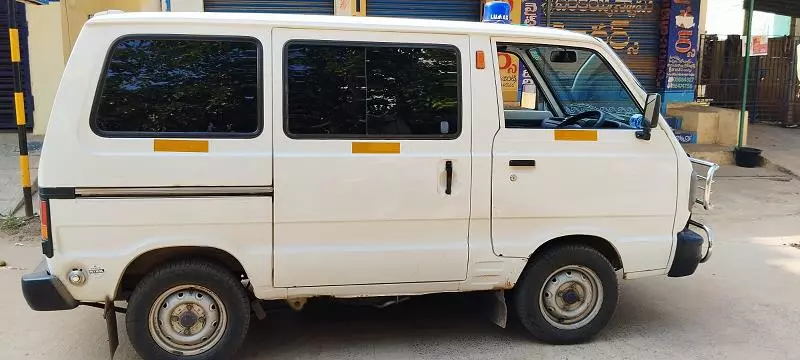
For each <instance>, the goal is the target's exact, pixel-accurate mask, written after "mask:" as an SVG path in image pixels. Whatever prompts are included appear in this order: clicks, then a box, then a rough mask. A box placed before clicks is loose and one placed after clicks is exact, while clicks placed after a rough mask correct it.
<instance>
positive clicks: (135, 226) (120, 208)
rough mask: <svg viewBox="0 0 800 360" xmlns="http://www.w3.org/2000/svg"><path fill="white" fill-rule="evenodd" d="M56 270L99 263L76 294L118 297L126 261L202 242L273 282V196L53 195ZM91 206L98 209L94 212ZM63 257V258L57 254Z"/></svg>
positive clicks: (263, 281)
mask: <svg viewBox="0 0 800 360" xmlns="http://www.w3.org/2000/svg"><path fill="white" fill-rule="evenodd" d="M50 207H51V213H53V214H58V216H53V223H52V226H53V228H54V229H55V231H54V233H53V237H54V239H59V240H57V241H55V243H54V248H55V249H57V250H56V251H57V253H56V255H55V256H54V257H53V259H51V261H50V266H51V267H50V269H51V270H52V271H53V272H54V273H55V274H66V273H68V272H69V271H70V270H72V269H75V268H78V269H89V268H96V269H98V270H101V271H102V272H101V273H95V274H92V273H89V275H88V276H89V278H88V279H87V281H86V285H85V286H73V285H69V289H70V292H72V294H73V296H74V297H75V298H76V299H81V300H84V301H103V300H104V299H105V298H106V297H109V298H113V297H114V294H115V292H116V290H117V284H118V283H119V280H120V278H121V277H122V274H123V273H124V271H125V269H126V268H127V267H128V265H130V263H131V262H133V260H134V259H136V258H138V257H139V256H141V255H142V254H145V253H147V252H148V251H152V250H158V249H163V248H170V247H183V246H198V247H208V248H214V249H219V250H222V251H225V252H227V253H229V254H231V255H233V257H234V258H236V260H238V261H239V262H240V263H241V264H242V266H243V267H244V268H245V269H246V271H247V276H248V277H249V278H250V280H251V282H252V284H253V286H254V287H256V286H257V287H259V288H260V287H265V286H269V285H270V284H271V282H272V279H271V273H272V271H271V268H272V262H271V259H272V257H271V256H270V254H271V253H272V202H271V201H270V199H269V198H266V197H250V198H247V197H235V198H222V197H220V198H171V199H163V198H139V199H118V198H108V199H75V200H59V201H51V204H50ZM87 214H90V215H91V216H87ZM52 260H55V261H52Z"/></svg>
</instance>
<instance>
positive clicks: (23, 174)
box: [19, 155, 31, 187]
mask: <svg viewBox="0 0 800 360" xmlns="http://www.w3.org/2000/svg"><path fill="white" fill-rule="evenodd" d="M28 166H29V162H28V155H20V156H19V171H20V180H21V181H20V182H21V183H22V187H31V169H30V167H28Z"/></svg>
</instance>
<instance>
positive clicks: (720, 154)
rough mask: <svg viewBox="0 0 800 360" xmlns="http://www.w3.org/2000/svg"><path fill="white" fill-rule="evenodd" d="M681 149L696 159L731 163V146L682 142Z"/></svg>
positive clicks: (725, 163)
mask: <svg viewBox="0 0 800 360" xmlns="http://www.w3.org/2000/svg"><path fill="white" fill-rule="evenodd" d="M683 150H685V151H686V152H687V153H688V154H689V156H691V157H693V158H696V159H701V160H706V161H711V162H713V163H717V164H719V165H732V164H733V146H726V145H706V144H683Z"/></svg>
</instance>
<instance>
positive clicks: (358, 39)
mask: <svg viewBox="0 0 800 360" xmlns="http://www.w3.org/2000/svg"><path fill="white" fill-rule="evenodd" d="M466 49H469V42H468V38H467V37H465V36H450V35H429V36H425V37H420V36H418V35H413V34H399V33H374V34H373V33H366V32H347V31H319V30H314V31H310V30H292V29H277V30H275V31H274V32H273V57H272V58H273V64H275V66H274V67H273V69H275V70H274V71H273V77H274V79H275V80H274V81H273V83H274V84H275V85H274V91H275V94H283V98H281V97H280V96H277V97H276V98H275V102H274V108H275V112H274V114H273V116H274V117H276V118H277V119H282V120H279V121H274V122H273V123H274V124H275V125H274V126H275V127H274V154H275V158H274V164H275V165H274V166H275V169H274V174H275V175H274V187H275V195H274V204H275V205H274V206H275V242H274V266H275V268H274V284H275V286H277V287H303V286H330V285H356V284H387V283H406V282H446V281H459V280H464V279H465V278H466V271H467V252H468V243H467V234H468V225H469V223H468V222H469V209H470V182H471V181H470V175H471V164H470V115H469V112H468V111H465V109H470V101H469V98H470V97H469V95H468V94H470V90H469V77H468V76H464V75H463V74H468V73H469V65H468V64H466V62H469V56H461V54H462V53H464V54H466V53H468V52H467V50H466Z"/></svg>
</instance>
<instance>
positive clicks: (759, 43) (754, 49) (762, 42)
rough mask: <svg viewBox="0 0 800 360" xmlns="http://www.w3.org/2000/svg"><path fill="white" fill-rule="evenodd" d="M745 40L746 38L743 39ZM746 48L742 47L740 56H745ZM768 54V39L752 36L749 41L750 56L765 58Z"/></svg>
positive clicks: (761, 36)
mask: <svg viewBox="0 0 800 360" xmlns="http://www.w3.org/2000/svg"><path fill="white" fill-rule="evenodd" d="M744 39H745V40H746V39H747V38H744ZM745 50H746V47H745V46H742V56H746V55H747V53H746V52H745ZM768 54H769V37H767V36H766V35H754V36H753V38H752V39H751V40H750V56H767V55H768Z"/></svg>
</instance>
